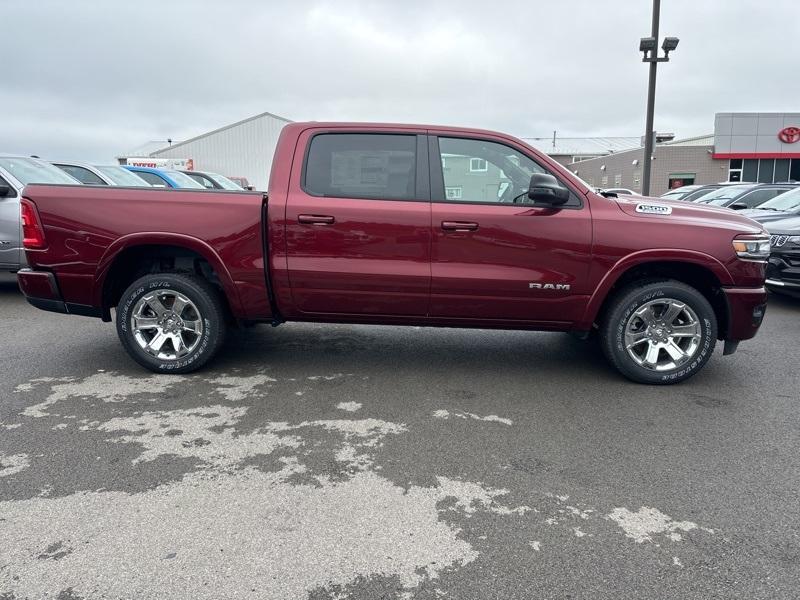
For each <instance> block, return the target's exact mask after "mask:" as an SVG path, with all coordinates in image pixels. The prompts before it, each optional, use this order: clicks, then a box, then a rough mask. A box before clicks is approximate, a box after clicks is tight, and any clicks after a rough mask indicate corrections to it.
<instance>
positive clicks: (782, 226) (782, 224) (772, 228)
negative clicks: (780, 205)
mask: <svg viewBox="0 0 800 600" xmlns="http://www.w3.org/2000/svg"><path fill="white" fill-rule="evenodd" d="M766 228H767V231H769V232H770V233H786V234H789V235H797V234H800V215H794V216H793V217H789V218H787V219H781V220H780V221H772V222H771V223H767V225H766Z"/></svg>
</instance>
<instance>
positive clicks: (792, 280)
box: [766, 248, 800, 295]
mask: <svg viewBox="0 0 800 600" xmlns="http://www.w3.org/2000/svg"><path fill="white" fill-rule="evenodd" d="M781 250H783V248H781ZM766 286H767V288H768V289H771V290H775V291H778V292H784V293H786V294H793V295H800V250H787V251H785V252H776V251H774V250H773V252H772V254H771V255H770V257H769V263H768V264H767V281H766Z"/></svg>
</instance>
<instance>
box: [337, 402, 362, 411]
mask: <svg viewBox="0 0 800 600" xmlns="http://www.w3.org/2000/svg"><path fill="white" fill-rule="evenodd" d="M362 406H364V405H363V404H361V403H360V402H352V401H351V402H339V404H337V405H336V408H338V409H339V410H346V411H347V412H356V411H357V410H358V409H360V408H361V407H362Z"/></svg>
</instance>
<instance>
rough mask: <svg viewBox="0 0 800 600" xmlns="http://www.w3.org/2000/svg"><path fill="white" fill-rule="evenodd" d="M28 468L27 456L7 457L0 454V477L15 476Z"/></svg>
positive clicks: (12, 455) (28, 460) (14, 455)
mask: <svg viewBox="0 0 800 600" xmlns="http://www.w3.org/2000/svg"><path fill="white" fill-rule="evenodd" d="M30 466H31V461H30V459H29V457H28V455H27V454H11V455H8V454H1V453H0V477H10V476H11V475H16V474H17V473H19V472H20V471H24V470H25V469H27V468H28V467H30Z"/></svg>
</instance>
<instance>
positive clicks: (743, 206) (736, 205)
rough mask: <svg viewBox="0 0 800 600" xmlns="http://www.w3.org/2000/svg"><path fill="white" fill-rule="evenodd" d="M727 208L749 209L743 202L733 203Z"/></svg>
mask: <svg viewBox="0 0 800 600" xmlns="http://www.w3.org/2000/svg"><path fill="white" fill-rule="evenodd" d="M728 208H732V209H733V210H744V209H745V208H750V207H749V206H747V204H746V203H745V202H734V203H733V204H731V205H729V206H728Z"/></svg>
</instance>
